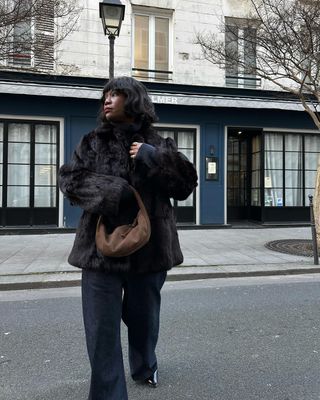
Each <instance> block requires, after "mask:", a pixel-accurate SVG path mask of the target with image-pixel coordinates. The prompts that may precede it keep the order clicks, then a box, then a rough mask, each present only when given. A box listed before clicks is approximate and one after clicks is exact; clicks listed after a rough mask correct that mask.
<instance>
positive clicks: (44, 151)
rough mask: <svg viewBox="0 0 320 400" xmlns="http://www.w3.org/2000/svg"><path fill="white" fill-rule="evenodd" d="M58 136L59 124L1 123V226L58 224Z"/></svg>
mask: <svg viewBox="0 0 320 400" xmlns="http://www.w3.org/2000/svg"><path fill="white" fill-rule="evenodd" d="M58 132H59V124H58V123H56V122H49V121H48V122H46V121H41V122H40V121H20V120H2V121H1V122H0V201H1V203H0V207H1V210H0V211H1V212H0V224H1V225H2V226H9V225H13V226H15V225H49V224H54V225H55V224H57V206H58V204H57V203H58V202H57V196H58V188H57V168H58V165H59V162H58V159H59V142H58V141H59V134H58ZM22 209H23V210H22Z"/></svg>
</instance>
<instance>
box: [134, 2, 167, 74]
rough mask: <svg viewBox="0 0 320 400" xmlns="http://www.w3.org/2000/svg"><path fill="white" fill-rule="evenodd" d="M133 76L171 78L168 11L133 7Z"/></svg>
mask: <svg viewBox="0 0 320 400" xmlns="http://www.w3.org/2000/svg"><path fill="white" fill-rule="evenodd" d="M133 12H134V13H133V51H132V54H133V68H132V71H133V76H135V77H140V78H147V79H148V78H149V79H156V80H169V79H171V74H172V71H170V64H171V60H170V59H171V54H170V48H171V33H170V31H171V15H172V12H171V10H163V11H157V13H153V12H152V11H151V9H149V8H146V7H135V8H134V9H133Z"/></svg>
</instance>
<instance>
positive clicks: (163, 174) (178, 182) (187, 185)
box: [137, 138, 198, 200]
mask: <svg viewBox="0 0 320 400" xmlns="http://www.w3.org/2000/svg"><path fill="white" fill-rule="evenodd" d="M141 150H142V152H141V154H140V156H139V152H138V156H137V169H138V171H140V174H141V175H143V177H144V179H146V180H147V181H149V182H150V183H151V184H152V187H153V189H154V190H155V191H156V192H158V193H159V192H160V193H162V194H164V195H166V196H167V197H172V198H173V199H176V200H185V199H186V198H187V197H188V196H189V195H190V194H191V193H192V191H193V189H194V188H195V187H196V186H197V180H198V177H197V172H196V169H195V168H194V166H193V164H192V163H191V162H190V161H189V160H188V159H187V157H185V156H184V155H183V154H182V153H181V152H179V151H177V146H176V144H175V142H174V141H173V140H172V139H171V138H167V139H163V140H162V141H161V143H160V145H158V146H156V147H154V148H153V150H151V149H149V150H148V151H145V150H144V149H143V148H142V149H141ZM139 151H140V150H139ZM146 153H147V154H146Z"/></svg>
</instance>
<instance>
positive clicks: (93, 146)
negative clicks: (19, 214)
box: [59, 77, 197, 400]
mask: <svg viewBox="0 0 320 400" xmlns="http://www.w3.org/2000/svg"><path fill="white" fill-rule="evenodd" d="M101 102H102V110H101V123H100V126H99V127H97V128H96V129H95V130H94V131H92V132H90V133H88V134H87V135H85V136H84V137H83V138H82V140H81V142H80V144H79V145H78V147H77V148H76V150H75V152H74V154H73V157H72V160H71V161H70V162H69V163H68V164H65V165H64V166H62V167H61V169H60V171H59V184H60V188H61V190H62V192H63V193H64V194H65V196H66V197H67V198H68V199H69V200H70V202H71V204H75V205H77V206H80V207H81V208H82V209H83V214H82V217H81V219H80V222H79V226H78V229H77V232H76V237H75V241H74V245H73V248H72V251H71V254H70V256H69V262H70V264H72V265H74V266H76V267H79V268H82V269H83V271H82V304H83V316H84V325H85V333H86V341H87V348H88V354H89V359H90V364H91V369H92V373H91V385H90V395H89V399H90V400H126V399H127V398H128V396H127V390H126V384H125V376H124V368H123V359H122V351H121V342H120V323H121V319H122V320H123V321H124V322H125V324H126V325H127V327H128V341H129V364H130V371H131V376H132V378H133V379H134V380H136V381H141V382H144V383H147V384H149V385H150V386H152V387H155V386H156V385H157V369H158V366H157V359H156V355H155V348H156V344H157V340H158V333H159V313H160V290H161V288H162V286H163V284H164V281H165V279H166V274H167V270H169V269H170V268H172V267H173V266H175V265H178V264H180V263H181V262H182V261H183V256H182V253H181V250H180V246H179V241H178V235H177V231H176V226H175V218H174V214H173V209H172V206H171V203H170V198H174V199H177V200H184V199H186V198H187V197H188V196H189V195H190V194H191V193H192V191H193V189H194V188H195V186H196V185H197V174H196V171H195V169H194V167H193V165H192V164H191V163H190V162H189V161H188V160H187V158H186V157H185V156H183V155H182V154H181V153H179V152H178V151H177V149H176V145H175V143H174V142H173V140H172V139H163V138H161V137H160V136H159V135H158V134H156V133H155V132H154V130H153V128H152V123H153V122H154V121H155V120H156V115H155V113H154V108H153V104H152V103H151V100H150V98H149V97H148V95H147V92H146V89H145V87H144V86H143V85H142V84H141V83H140V82H138V81H136V80H134V79H133V78H128V77H121V78H116V79H112V80H110V81H109V82H108V83H107V84H106V86H105V87H104V89H103V94H102V98H101ZM130 185H131V186H134V187H135V188H136V189H137V190H138V192H139V194H140V196H141V197H142V200H143V202H144V204H145V206H146V209H147V211H148V214H149V217H150V222H151V231H152V232H151V237H150V240H149V242H148V243H147V244H146V245H145V246H144V247H143V248H141V249H140V250H138V251H137V252H136V253H134V254H133V255H131V256H128V257H120V258H112V257H104V256H103V255H102V254H101V253H99V251H98V250H97V249H96V246H95V230H96V224H97V220H98V217H99V215H102V216H103V221H104V224H105V226H106V227H107V230H108V231H110V232H111V231H112V230H113V229H114V228H115V227H116V226H119V225H123V224H126V223H130V222H132V220H133V219H134V217H135V216H136V214H137V210H138V206H137V203H136V199H135V197H134V194H133V192H132V190H131V187H130Z"/></svg>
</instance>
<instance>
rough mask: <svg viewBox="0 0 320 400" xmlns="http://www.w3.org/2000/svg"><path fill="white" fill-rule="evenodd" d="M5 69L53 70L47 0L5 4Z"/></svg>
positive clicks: (12, 0)
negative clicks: (7, 15)
mask: <svg viewBox="0 0 320 400" xmlns="http://www.w3.org/2000/svg"><path fill="white" fill-rule="evenodd" d="M8 9H9V11H10V10H11V14H12V15H13V17H12V23H11V26H10V25H8V26H7V27H6V28H7V29H8V32H9V33H8V39H9V43H8V44H9V48H10V50H9V52H8V65H10V66H15V67H35V68H42V69H47V70H48V69H49V70H52V69H53V59H54V4H53V3H52V2H51V1H50V0H43V1H41V2H39V1H35V0H9V1H8Z"/></svg>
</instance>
